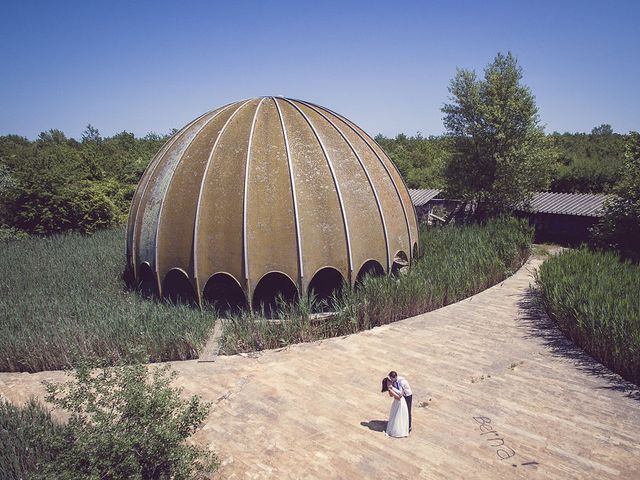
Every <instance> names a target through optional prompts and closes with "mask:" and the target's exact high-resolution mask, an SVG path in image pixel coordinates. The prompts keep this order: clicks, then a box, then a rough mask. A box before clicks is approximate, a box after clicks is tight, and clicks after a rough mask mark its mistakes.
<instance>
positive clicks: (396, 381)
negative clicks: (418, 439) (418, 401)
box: [389, 370, 413, 431]
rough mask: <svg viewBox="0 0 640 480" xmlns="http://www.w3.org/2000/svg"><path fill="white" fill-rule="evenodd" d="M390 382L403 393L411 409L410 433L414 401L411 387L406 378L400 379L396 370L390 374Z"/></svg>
mask: <svg viewBox="0 0 640 480" xmlns="http://www.w3.org/2000/svg"><path fill="white" fill-rule="evenodd" d="M389 380H390V381H391V383H392V385H393V386H394V387H395V388H397V389H398V390H400V391H401V392H402V395H403V396H404V400H405V401H406V402H407V408H408V409H409V431H411V400H413V392H411V385H409V382H407V379H406V378H403V377H399V376H398V373H397V372H395V371H394V370H392V371H390V372H389Z"/></svg>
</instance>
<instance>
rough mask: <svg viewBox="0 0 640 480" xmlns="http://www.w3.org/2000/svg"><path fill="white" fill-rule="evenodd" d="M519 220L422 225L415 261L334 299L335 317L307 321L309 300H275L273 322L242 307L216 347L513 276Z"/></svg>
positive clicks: (461, 292)
mask: <svg viewBox="0 0 640 480" xmlns="http://www.w3.org/2000/svg"><path fill="white" fill-rule="evenodd" d="M532 239H533V229H532V228H531V227H529V226H528V224H527V223H526V222H524V221H519V220H515V219H499V220H493V221H490V222H487V223H486V224H485V225H472V226H451V227H444V228H431V229H428V230H422V231H421V234H420V245H421V252H423V254H422V256H421V258H419V259H418V260H417V261H416V262H415V264H414V266H413V268H412V269H411V270H410V271H409V272H408V273H407V274H406V275H401V276H399V277H368V278H366V279H365V281H364V283H363V285H362V286H361V287H360V288H358V289H345V290H343V292H342V294H341V295H340V296H339V297H338V298H335V299H334V302H333V303H334V309H335V310H336V312H337V313H336V315H334V316H333V317H331V318H329V319H322V320H319V321H315V320H314V319H313V317H312V315H311V312H312V311H314V310H316V308H315V307H316V306H315V305H314V301H313V299H311V300H309V299H304V298H303V299H300V300H299V301H298V303H297V304H292V305H281V306H280V312H279V314H278V315H277V316H278V317H279V318H280V319H281V321H279V322H274V321H271V320H268V319H266V318H264V316H263V315H260V314H256V313H251V312H245V313H242V314H239V315H235V316H232V317H231V318H230V319H229V320H227V321H225V323H224V330H223V336H222V344H221V350H220V351H221V352H222V353H225V354H233V353H239V352H250V351H256V350H262V349H266V348H278V347H283V346H286V345H290V344H294V343H300V342H308V341H313V340H319V339H323V338H329V337H335V336H339V335H346V334H350V333H355V332H359V331H361V330H366V329H369V328H372V327H375V326H378V325H384V324H387V323H391V322H395V321H397V320H401V319H403V318H407V317H410V316H413V315H417V314H420V313H423V312H427V311H430V310H434V309H437V308H440V307H443V306H445V305H448V304H450V303H453V302H457V301H459V300H462V299H463V298H467V297H469V296H471V295H474V294H475V293H478V292H480V291H482V290H484V289H486V288H488V287H490V286H492V285H495V284H496V283H498V282H500V281H501V280H503V279H505V278H506V277H508V276H509V275H511V274H512V273H514V272H515V271H516V270H517V269H518V268H519V267H520V266H521V265H522V264H523V263H524V261H525V260H526V258H527V257H528V255H529V251H530V245H531V241H532Z"/></svg>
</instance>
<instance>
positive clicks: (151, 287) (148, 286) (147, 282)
mask: <svg viewBox="0 0 640 480" xmlns="http://www.w3.org/2000/svg"><path fill="white" fill-rule="evenodd" d="M138 279H139V280H138V291H139V292H140V293H141V294H142V296H144V297H154V296H156V295H157V294H158V288H157V285H156V276H155V275H154V274H153V270H151V266H150V265H149V264H148V263H147V262H144V263H142V264H141V265H140V269H139V274H138Z"/></svg>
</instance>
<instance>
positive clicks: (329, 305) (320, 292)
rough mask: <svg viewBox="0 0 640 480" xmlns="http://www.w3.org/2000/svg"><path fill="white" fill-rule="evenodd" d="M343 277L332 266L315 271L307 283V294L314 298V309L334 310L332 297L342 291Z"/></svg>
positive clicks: (322, 310)
mask: <svg viewBox="0 0 640 480" xmlns="http://www.w3.org/2000/svg"><path fill="white" fill-rule="evenodd" d="M343 285H344V278H343V277H342V274H341V273H340V272H339V271H338V270H336V269H335V268H332V267H325V268H322V269H320V270H318V271H317V272H316V274H315V275H314V276H313V279H311V283H310V284H309V288H308V291H309V295H312V294H313V296H314V298H315V310H316V311H320V312H330V311H333V310H335V308H334V307H335V305H334V303H335V302H334V301H333V300H334V299H335V298H336V297H338V296H339V295H340V293H341V292H342V287H343Z"/></svg>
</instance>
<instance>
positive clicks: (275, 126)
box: [127, 97, 418, 306]
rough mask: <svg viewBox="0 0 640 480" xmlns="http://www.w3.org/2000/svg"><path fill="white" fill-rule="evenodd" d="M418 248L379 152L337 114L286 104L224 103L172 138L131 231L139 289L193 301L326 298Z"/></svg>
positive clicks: (410, 212) (134, 209)
mask: <svg viewBox="0 0 640 480" xmlns="http://www.w3.org/2000/svg"><path fill="white" fill-rule="evenodd" d="M417 249H418V229H417V222H416V216H415V211H414V208H413V204H412V202H411V199H410V197H409V192H408V191H407V188H406V187H405V185H404V183H403V181H402V178H401V177H400V174H399V173H398V171H397V170H396V168H395V167H394V165H393V164H392V162H391V161H390V160H389V158H388V157H387V156H386V155H385V153H384V152H383V151H382V149H381V148H380V146H379V145H378V144H377V143H376V142H375V141H374V140H373V139H372V138H371V137H369V136H368V135H367V134H366V133H365V132H364V131H362V129H360V128H359V127H358V126H356V125H355V124H353V123H352V122H350V121H349V120H347V119H345V118H344V117H342V116H340V115H338V114H336V113H335V112H332V111H331V110H328V109H326V108H323V107H319V106H317V105H314V104H312V103H309V102H304V101H300V100H292V99H288V98H282V97H260V98H253V99H250V100H245V101H240V102H236V103H232V104H230V105H226V106H224V107H221V108H218V109H217V110H214V111H212V112H209V113H206V114H204V115H202V116H201V117H199V118H197V119H195V120H194V121H193V122H191V123H189V124H188V125H187V126H186V127H184V128H183V129H182V130H180V131H179V132H178V133H176V134H175V135H174V136H173V137H172V138H171V139H170V140H169V141H168V142H167V143H166V144H165V145H164V146H163V147H162V149H161V150H160V151H159V152H158V154H157V155H156V156H155V157H154V159H153V160H152V161H151V163H150V164H149V167H148V168H147V170H146V171H145V173H144V174H143V176H142V179H141V180H140V183H139V185H138V188H137V190H136V192H135V195H134V197H133V202H132V205H131V211H130V215H129V221H128V226H127V259H128V262H129V267H130V268H131V270H132V271H133V274H134V276H135V278H136V281H137V282H138V283H139V284H140V285H141V286H142V288H143V289H145V290H147V291H150V292H154V293H155V294H158V295H160V296H163V297H170V298H182V299H190V300H192V301H194V302H196V303H198V304H202V303H203V302H204V301H209V302H213V303H216V302H223V303H224V302H228V303H230V304H237V305H242V304H244V305H253V306H258V305H259V304H260V303H262V302H263V301H264V302H268V301H270V299H271V300H272V299H273V296H274V295H276V294H277V293H278V292H280V293H281V294H283V296H284V297H285V298H286V297H294V296H295V295H296V294H297V293H298V292H299V293H302V294H304V293H307V292H309V291H311V290H313V291H315V292H316V294H318V295H320V296H323V295H324V296H326V295H328V292H330V291H331V290H332V289H333V288H335V287H338V286H339V285H340V284H341V283H342V281H344V282H349V283H350V284H354V283H355V282H356V280H357V279H358V278H359V276H361V275H362V274H363V273H364V272H365V271H366V272H377V273H382V272H386V273H389V272H391V270H393V269H394V267H398V265H403V264H407V263H410V262H411V259H412V257H413V256H415V255H416V254H417Z"/></svg>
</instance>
